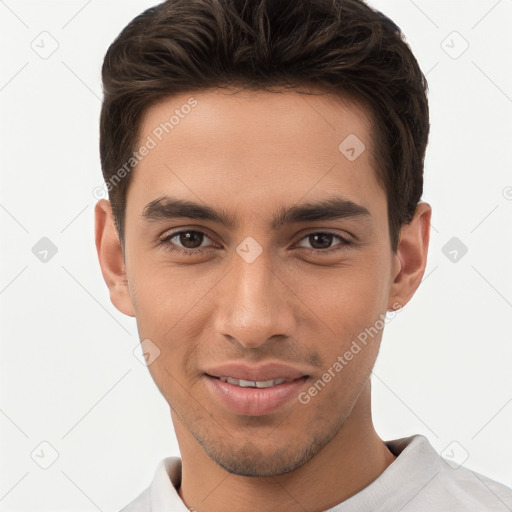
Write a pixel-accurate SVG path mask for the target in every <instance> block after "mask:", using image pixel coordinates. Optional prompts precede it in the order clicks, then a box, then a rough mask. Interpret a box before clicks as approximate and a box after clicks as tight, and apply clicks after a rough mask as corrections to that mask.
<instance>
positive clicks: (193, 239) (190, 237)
mask: <svg viewBox="0 0 512 512" xmlns="http://www.w3.org/2000/svg"><path fill="white" fill-rule="evenodd" d="M176 236H177V237H178V240H179V242H180V243H181V244H182V245H183V247H185V248H186V249H197V248H198V247H200V246H201V243H202V242H203V238H204V233H200V232H199V231H182V232H181V233H179V234H178V235H176Z"/></svg>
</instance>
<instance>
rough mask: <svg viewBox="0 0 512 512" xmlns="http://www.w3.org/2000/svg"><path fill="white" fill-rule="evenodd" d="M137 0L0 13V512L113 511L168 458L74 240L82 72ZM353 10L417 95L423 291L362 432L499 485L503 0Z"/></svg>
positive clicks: (124, 333) (510, 281)
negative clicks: (389, 39) (402, 50)
mask: <svg viewBox="0 0 512 512" xmlns="http://www.w3.org/2000/svg"><path fill="white" fill-rule="evenodd" d="M153 3H154V2H153V1H148V0H144V1H143V0H138V1H134V0H131V1H122V2H121V1H116V2H114V1H112V0H110V1H105V0H103V1H101V2H100V1H99V0H89V1H85V0H80V1H78V0H77V1H75V0H66V1H49V0H38V1H28V0H17V1H16V0H5V1H2V0H0V44H1V47H0V54H1V66H0V105H1V112H0V119H1V135H0V144H1V153H0V154H1V161H0V165H1V180H2V181H1V184H0V226H1V233H2V239H1V240H2V242H1V269H0V307H1V335H2V344H1V354H0V355H1V370H0V379H1V381H0V439H1V453H0V460H1V461H2V462H1V463H0V468H1V469H0V472H1V474H0V511H14V510H16V511H35V510H37V511H43V510H44V511H53V512H56V511H69V510H73V511H94V510H101V511H107V510H118V509H120V508H121V507H122V506H124V505H125V504H126V503H127V502H128V501H130V500H131V499H132V498H134V497H135V496H136V495H137V494H138V493H139V492H140V491H142V489H143V488H145V487H146V486H147V485H148V484H149V482H150V480H151V478H152V475H153V473H154V470H155V468H156V465H157V463H158V461H159V460H160V459H162V458H163V457H165V456H168V455H173V454H174V455H177V454H178V449H177V444H176V440H175V437H174V433H173V430H172V425H171V420H170V416H169V411H168V407H167V404H166V402H165V401H164V399H163V398H162V397H161V395H160V394H159V392H158V390H157V388H156V386H155V385H154V384H153V381H152V380H151V377H150V375H149V372H148V371H147V368H146V367H145V366H143V364H141V363H140V361H139V360H138V359H137V358H136V357H135V355H134V353H133V350H134V348H135V347H136V345H137V343H138V337H137V331H136V326H135V321H134V320H133V319H130V318H127V317H124V316H123V315H122V314H121V313H119V312H118V311H117V310H116V309H115V308H114V307H113V306H112V304H111V303H110V300H109V296H108V292H107V288H106V286H105V284H104V282H103V279H102V276H101V273H100V269H99V265H98V262H97V257H96V252H95V248H94V240H93V206H94V204H95V199H94V197H93V195H92V191H93V189H94V188H95V187H97V186H99V185H101V183H102V181H101V172H100V164H99V156H98V116H99V110H100V104H101V85H100V66H101V63H102V59H103V55H104V53H105V51H106V49H107V47H108V45H109V44H110V43H111V42H112V40H113V39H114V38H115V36H116V35H117V34H118V33H119V31H120V30H121V29H122V28H123V27H124V26H125V25H126V24H127V23H128V22H129V21H130V20H131V19H132V18H133V17H134V16H135V15H137V14H138V13H140V12H141V11H142V10H143V9H145V8H147V7H149V6H151V5H153ZM371 4H372V5H374V6H375V7H377V8H379V9H381V10H382V11H383V12H385V13H386V14H388V15H389V16H390V17H391V18H392V19H393V20H394V21H395V22H396V23H397V24H398V25H399V26H400V27H401V28H402V29H403V31H404V32H405V34H406V36H407V39H408V42H409V44H410V45H411V47H412V49H413V51H414V52H415V54H416V56H417V58H418V60H419V62H420V65H421V66H422V68H423V70H424V72H425V73H426V74H427V78H428V80H429V85H430V106H431V122H432V132H431V138H430V145H429V149H428V156H427V160H426V169H425V192H424V200H426V201H428V202H429V203H430V204H431V205H432V207H433V211H434V213H433V219H432V224H433V228H432V235H431V248H430V255H429V263H428V267H427V271H426V273H425V278H424V281H423V283H422V284H421V286H420V289H419V290H418V292H417V294H416V296H415V297H414V298H413V300H412V301H411V302H410V304H409V305H407V306H406V307H405V308H404V310H403V311H402V312H400V313H399V314H398V315H397V316H396V318H395V319H394V320H393V321H392V322H391V323H390V324H389V325H388V326H387V327H386V329H385V334H384V339H383V346H382V350H381V354H380V356H379V359H378V362H377V366H376V368H375V377H374V379H373V390H374V391H373V393H374V417H375V424H376V427H377V431H378V433H379V434H380V435H381V437H383V438H384V439H391V438H397V437H403V436H407V435H411V434H414V433H422V434H425V435H426V436H427V437H428V438H429V439H430V441H431V442H432V444H433V445H434V446H435V448H436V449H437V450H438V451H439V452H442V453H443V454H444V455H445V456H447V457H451V458H452V459H453V460H454V461H455V462H461V461H463V460H464V461H465V465H467V466H468V467H469V468H471V469H473V470H476V471H478V472H481V473H484V474H486V475H488V476H490V477H491V478H494V479H496V480H498V481H501V482H504V483H506V484H507V485H509V486H512V463H511V460H512V443H511V442H510V432H511V431H512V377H511V372H510V368H511V356H512V344H511V343H510V341H511V334H510V329H511V326H510V321H511V319H512V258H511V256H512V222H511V221H512V172H511V164H510V161H511V159H510V146H511V141H512V139H511V134H512V122H511V120H510V119H511V115H512V73H511V68H510V62H511V61H510V55H511V54H512V36H511V31H510V26H511V21H512V0H500V1H497V0H480V1H467V0H464V1H463V0H459V1H454V0H451V1H446V0H443V1H432V0H428V1H427V0H416V1H412V0H396V1H384V0H373V1H372V2H371ZM57 45H58V48H56V51H55V52H54V53H53V54H51V55H49V53H50V52H51V51H52V50H53V49H54V47H56V46H57ZM466 45H469V47H468V48H467V50H466V51H464V53H462V51H463V50H464V49H465V48H466ZM43 57H44V58H43ZM42 237H48V238H49V239H50V240H51V241H52V242H53V244H55V246H56V247H57V249H58V251H57V253H56V254H55V255H54V256H53V257H50V256H51V253H49V254H48V256H47V259H48V261H47V262H42V261H40V259H39V258H38V257H36V255H35V254H34V253H33V252H32V248H33V247H34V246H35V245H36V243H37V242H38V241H39V240H40V239H41V238H42ZM453 237H456V238H457V239H458V241H457V240H456V241H455V242H452V243H454V244H455V245H453V246H452V245H448V246H446V244H447V243H448V242H449V241H450V240H451V239H452V238H453ZM461 244H464V246H466V247H467V250H468V251H467V254H465V255H463V256H462V252H461V247H462V245H461ZM443 248H445V249H444V252H443ZM454 250H455V251H457V253H454V252H453V251H454ZM36 252H37V251H36ZM450 252H451V254H450ZM445 253H446V255H445ZM42 256H43V255H40V257H42ZM455 256H456V261H452V260H453V259H454V258H455ZM41 443H44V444H41ZM56 454H58V457H57V458H56V460H55V461H54V462H53V463H52V461H53V458H55V456H56ZM41 466H49V467H48V468H47V469H43V468H42V467H41Z"/></svg>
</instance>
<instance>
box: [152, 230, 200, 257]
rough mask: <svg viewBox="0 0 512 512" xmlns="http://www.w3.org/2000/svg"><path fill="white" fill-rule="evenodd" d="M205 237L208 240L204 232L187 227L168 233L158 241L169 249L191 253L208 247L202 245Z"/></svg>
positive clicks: (196, 252) (197, 252) (198, 252)
mask: <svg viewBox="0 0 512 512" xmlns="http://www.w3.org/2000/svg"><path fill="white" fill-rule="evenodd" d="M205 239H208V240H210V237H209V236H207V235H206V233H203V232H202V231H195V230H190V229H189V230H185V231H175V232H174V233H168V234H166V235H165V236H164V237H163V238H162V239H161V240H160V243H161V244H163V245H165V247H166V248H167V249H169V250H170V251H174V252H179V253H183V254H188V255H193V254H200V253H202V252H203V251H204V249H206V248H208V247H210V246H208V245H203V242H204V241H205Z"/></svg>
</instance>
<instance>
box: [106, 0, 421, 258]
mask: <svg viewBox="0 0 512 512" xmlns="http://www.w3.org/2000/svg"><path fill="white" fill-rule="evenodd" d="M102 79H103V90H104V99H103V104H102V109H101V118H100V158H101V165H102V172H103V177H104V179H105V182H106V184H108V183H110V187H108V190H109V199H110V201H111V203H112V209H113V212H114V217H115V222H116V227H117V230H118V234H119V237H120V240H121V243H122V244H123V245H124V243H123V240H124V216H125V209H126V194H127V190H128V186H129V183H130V177H131V173H126V172H125V173H123V176H124V175H125V176H124V177H123V179H121V180H120V179H118V180H117V182H116V183H113V181H112V179H113V177H116V178H118V176H115V175H116V173H117V172H118V171H119V168H120V167H121V166H123V164H125V163H126V162H128V161H129V160H130V157H132V155H133V152H134V150H135V145H136V142H137V140H138V136H139V134H138V129H139V127H140V126H139V125H140V123H141V119H142V115H143V114H144V112H145V111H146V110H147V108H148V107H149V106H150V105H153V104H154V103H156V102H157V101H158V100H161V99H163V98H166V97H169V96H172V95H175V94H178V93H183V92H187V91H197V90H206V89H211V88H221V87H229V86H232V85H234V84H235V85H242V86H244V87H249V88H251V89H256V90H266V89H267V88H269V87H275V86H285V87H287V88H292V89H294V88H296V89H299V88H300V87H301V86H303V85H308V84H313V85H317V86H320V87H322V88H323V89H325V91H327V92H331V93H335V94H339V95H345V96H348V97H351V98H355V99H357V100H358V101H360V102H361V103H362V104H363V105H365V106H366V107H367V108H368V110H369V113H370V115H371V117H372V119H373V125H372V126H373V134H372V141H373V142H372V147H373V152H372V160H373V163H374V167H375V172H376V175H377V179H378V180H379V182H380V183H381V185H382V186H383V189H384V190H385V192H386V196H387V203H388V217H389V230H390V237H391V247H392V249H393V250H394V251H396V248H397V246H398V241H399V237H400V229H401V227H402V225H403V224H407V223H409V222H410V220H411V219H412V217H413V215H414V212H415V210H416V207H417V204H418V202H419V200H420V198H421V195H422V192H423V165H424V157H425V150H426V146H427V141H428V133H429V128H430V125H429V112H428V101H427V89H428V88H427V82H426V79H425V76H424V75H423V73H422V72H421V70H420V67H419V65H418V62H417V60H416V58H415V57H414V55H413V54H412V52H411V50H410V48H409V46H408V45H407V43H406V42H405V40H404V36H403V34H402V32H401V31H400V29H399V28H398V27H397V26H396V25H395V24H394V23H393V22H392V21H391V20H390V19H389V18H387V17H386V16H384V15H383V14H382V13H380V12H379V11H376V10H374V9H372V8H371V7H369V6H368V5H367V4H366V3H364V2H363V1H362V0H258V1H256V0H167V1H165V2H163V3H161V4H159V5H157V6H155V7H152V8H150V9H147V10H146V11H144V12H143V13H142V14H140V15H139V16H137V17H136V18H134V19H133V20H132V21H131V22H130V23H129V24H128V25H127V26H126V27H125V28H124V29H123V31H122V32H121V33H120V34H119V36H118V37H117V38H116V39H115V41H114V42H113V43H112V44H111V46H110V47H109V49H108V51H107V53H106V55H105V60H104V62H103V67H102ZM340 142H341V141H340ZM113 185H114V186H113Z"/></svg>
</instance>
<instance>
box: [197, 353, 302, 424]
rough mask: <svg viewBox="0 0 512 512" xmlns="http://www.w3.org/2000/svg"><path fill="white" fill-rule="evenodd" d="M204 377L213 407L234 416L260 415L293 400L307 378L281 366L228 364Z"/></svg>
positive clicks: (287, 367) (207, 373) (206, 373)
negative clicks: (224, 409) (214, 404)
mask: <svg viewBox="0 0 512 512" xmlns="http://www.w3.org/2000/svg"><path fill="white" fill-rule="evenodd" d="M205 377H206V383H207V388H208V390H209V392H210V393H211V395H212V398H213V400H214V401H215V402H216V403H217V404H219V405H221V406H222V407H225V408H227V409H229V410H230V411H232V412H235V413H238V414H245V415H264V414H270V413H272V412H275V411H278V410H279V409H281V408H282V407H283V406H285V405H286V404H289V403H290V402H291V401H293V399H294V398H296V397H297V396H298V393H299V392H300V390H301V388H302V387H303V386H304V383H305V382H306V381H307V380H308V378H309V375H307V374H305V373H304V372H302V371H300V370H298V369H296V368H293V367H290V366H287V365H283V364H281V363H266V364H263V365H258V366H249V365H243V364H239V363H230V364H224V365H221V366H216V367H212V368H208V369H207V370H206V372H205Z"/></svg>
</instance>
